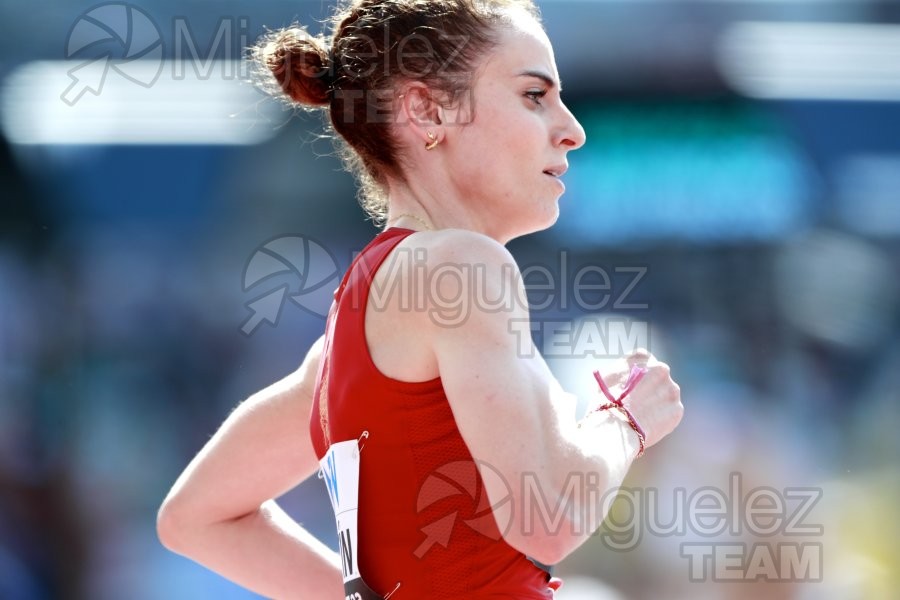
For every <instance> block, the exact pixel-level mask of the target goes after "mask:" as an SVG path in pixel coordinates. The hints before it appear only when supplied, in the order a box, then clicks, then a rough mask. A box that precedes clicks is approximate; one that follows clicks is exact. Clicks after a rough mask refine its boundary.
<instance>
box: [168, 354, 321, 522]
mask: <svg viewBox="0 0 900 600" xmlns="http://www.w3.org/2000/svg"><path fill="white" fill-rule="evenodd" d="M322 346H323V338H320V339H319V340H318V341H317V342H316V343H315V344H313V346H312V348H311V349H310V351H309V353H308V354H307V356H306V358H305V359H304V361H303V363H302V364H301V366H300V367H299V368H298V369H297V370H296V371H294V372H293V373H291V374H290V375H288V376H287V377H285V378H284V379H282V380H281V381H278V382H276V383H274V384H272V385H270V386H269V387H267V388H265V389H263V390H262V391H260V392H258V393H256V394H254V395H253V396H251V397H250V398H248V399H247V400H245V401H244V402H242V403H241V404H240V405H239V406H238V407H237V408H236V409H235V410H234V411H233V412H232V413H231V414H230V415H229V416H228V418H227V419H226V420H225V422H224V423H223V424H222V425H221V427H220V428H219V430H218V431H217V432H216V433H215V435H213V437H212V438H211V439H210V440H209V441H208V442H207V443H206V445H205V446H204V447H203V449H202V450H200V452H199V453H198V454H197V456H195V457H194V459H193V460H192V461H191V463H190V464H189V465H188V466H187V468H186V469H185V470H184V472H183V473H182V474H181V476H180V477H179V478H178V480H177V481H176V482H175V484H174V486H173V487H172V489H171V491H170V492H169V494H168V496H167V497H166V499H165V501H164V503H163V506H162V508H161V509H160V519H161V521H165V520H175V521H178V522H179V526H180V527H185V526H188V527H190V526H193V525H203V524H206V523H212V522H217V521H224V520H230V519H234V518H238V517H241V516H243V515H246V514H249V513H251V512H253V511H255V510H256V509H258V508H259V506H260V505H261V504H262V503H263V502H265V501H266V500H269V499H271V498H276V497H278V496H280V495H281V494H283V493H284V492H286V491H288V490H290V489H291V488H293V487H294V486H296V485H297V484H299V483H300V482H301V481H303V480H304V479H306V478H307V477H309V475H311V474H312V473H314V472H315V471H316V469H317V467H318V461H317V460H316V455H315V452H314V450H313V446H312V441H311V440H310V437H309V427H308V420H309V413H310V408H311V406H312V398H313V390H314V387H315V379H316V373H317V371H318V365H319V360H320V358H321V354H322Z"/></svg>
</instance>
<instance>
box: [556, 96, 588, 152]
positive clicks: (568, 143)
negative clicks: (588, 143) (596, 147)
mask: <svg viewBox="0 0 900 600" xmlns="http://www.w3.org/2000/svg"><path fill="white" fill-rule="evenodd" d="M562 109H563V117H562V124H561V126H560V128H559V130H558V131H559V133H558V138H557V140H556V144H557V145H559V146H563V147H564V148H565V149H566V150H578V149H579V148H581V147H582V146H584V142H585V140H587V134H585V132H584V127H582V126H581V123H579V122H578V119H576V118H575V115H573V114H572V111H570V110H569V108H568V107H567V106H565V105H563V106H562Z"/></svg>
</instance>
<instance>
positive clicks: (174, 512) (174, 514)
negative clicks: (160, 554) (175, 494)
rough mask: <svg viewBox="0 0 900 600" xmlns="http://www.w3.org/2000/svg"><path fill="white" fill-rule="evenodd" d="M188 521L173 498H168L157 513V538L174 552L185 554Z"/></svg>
mask: <svg viewBox="0 0 900 600" xmlns="http://www.w3.org/2000/svg"><path fill="white" fill-rule="evenodd" d="M186 523H187V520H186V519H185V518H184V517H183V516H182V515H181V514H180V511H179V509H178V508H177V506H176V505H175V503H174V502H173V501H172V499H171V498H166V499H165V501H164V502H163V503H162V505H161V506H160V507H159V510H158V511H157V513H156V537H157V538H158V539H159V542H160V543H161V544H162V545H163V546H164V547H165V548H167V549H169V550H171V551H172V552H176V553H179V554H182V553H183V550H182V549H183V548H184V543H185V542H184V539H185V532H186V530H187V527H186Z"/></svg>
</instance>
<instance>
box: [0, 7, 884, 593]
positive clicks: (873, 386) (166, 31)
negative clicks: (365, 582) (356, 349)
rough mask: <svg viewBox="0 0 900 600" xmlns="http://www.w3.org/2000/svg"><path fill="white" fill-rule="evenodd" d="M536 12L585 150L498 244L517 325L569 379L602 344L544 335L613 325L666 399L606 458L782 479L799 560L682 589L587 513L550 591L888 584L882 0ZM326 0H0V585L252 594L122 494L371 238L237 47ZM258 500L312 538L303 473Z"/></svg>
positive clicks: (302, 119) (699, 484)
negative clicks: (660, 436)
mask: <svg viewBox="0 0 900 600" xmlns="http://www.w3.org/2000/svg"><path fill="white" fill-rule="evenodd" d="M540 6H541V9H542V12H543V15H544V21H545V24H546V28H547V30H548V33H549V35H550V38H551V40H552V41H553V43H554V46H555V49H556V53H557V61H558V64H559V69H560V73H561V77H562V80H563V84H564V87H565V89H566V96H565V99H566V101H567V102H568V103H569V104H570V106H571V107H572V109H573V111H574V112H575V113H576V115H577V116H578V118H579V119H580V120H581V121H582V123H583V124H584V126H585V129H586V130H587V134H588V143H587V145H586V146H585V147H584V148H583V149H582V150H580V151H579V152H576V153H573V154H572V155H571V157H570V159H571V169H570V171H569V174H568V175H567V176H566V183H567V185H568V189H569V191H568V192H567V194H566V195H565V196H564V197H563V199H562V201H561V210H562V216H561V218H560V221H559V223H558V224H557V225H556V226H555V227H554V228H553V229H551V230H549V231H546V232H542V233H540V234H537V235H533V236H529V237H527V238H524V239H521V240H516V241H514V242H513V243H512V244H511V246H510V247H511V250H512V251H513V253H514V254H515V255H516V257H517V259H518V260H519V262H520V264H521V265H522V266H523V267H532V272H533V273H536V274H537V273H539V272H540V273H550V278H551V280H552V286H551V289H552V293H553V296H552V297H548V293H547V289H546V288H535V289H532V290H530V291H529V293H530V297H531V299H532V300H533V301H534V302H538V303H540V304H541V308H539V309H536V310H535V311H534V315H533V316H534V320H535V322H536V323H537V326H536V328H535V331H534V335H535V340H536V342H537V344H538V347H539V348H542V349H544V350H545V352H546V353H547V354H548V357H549V359H548V362H550V363H551V366H552V368H553V369H554V370H555V371H556V373H557V374H558V376H559V377H560V378H561V379H562V380H563V383H564V385H565V386H566V387H567V388H568V389H570V390H572V391H582V392H585V393H587V392H588V391H589V390H590V387H591V386H590V383H591V380H592V378H591V376H590V371H591V370H592V369H593V368H596V367H597V365H598V364H602V361H603V359H604V358H608V355H610V354H615V352H614V351H615V350H616V348H613V347H612V346H615V344H602V343H600V344H599V345H598V343H597V340H596V339H593V340H588V341H585V340H578V339H573V337H572V335H570V334H568V333H566V332H571V331H583V330H584V329H583V328H581V329H579V327H581V326H582V325H583V324H584V323H595V324H596V323H600V324H602V323H611V322H613V323H625V322H629V323H631V322H633V323H639V324H643V325H645V326H646V329H645V330H642V331H645V332H646V333H645V335H646V341H647V343H648V345H649V347H650V349H651V350H652V351H653V352H654V353H655V354H657V355H658V356H659V357H660V358H661V359H663V360H665V361H666V362H668V363H670V365H671V366H672V370H673V374H674V375H675V377H676V379H677V380H678V382H679V383H680V384H681V388H682V395H683V400H684V404H685V406H686V416H685V419H684V422H683V424H682V426H681V427H680V428H679V429H678V430H677V432H676V433H675V434H674V435H673V436H672V437H671V438H670V439H668V440H666V441H665V442H663V443H662V444H660V445H659V446H658V447H657V448H654V449H653V451H652V452H650V453H648V455H647V456H646V457H645V458H643V459H642V460H641V461H640V462H639V463H637V464H636V466H635V468H634V470H633V472H632V474H631V475H630V476H629V479H628V481H627V482H626V483H627V484H628V485H630V486H653V487H654V488H656V489H658V490H659V492H660V497H662V498H667V499H668V500H666V501H664V502H663V506H662V507H661V508H660V512H661V513H665V514H667V515H669V514H671V513H672V509H673V506H674V504H673V502H674V500H673V499H674V498H676V497H677V494H675V491H676V490H677V489H678V488H683V489H686V490H687V491H688V492H691V491H692V490H697V489H699V488H703V487H706V486H716V487H719V488H721V489H722V490H728V489H729V488H728V485H729V476H730V474H732V473H740V474H741V476H742V478H743V482H744V487H745V488H746V489H745V490H744V493H746V492H747V491H748V490H750V488H752V487H754V486H767V487H770V488H774V489H776V490H779V491H783V490H785V489H786V488H789V487H792V486H794V487H796V486H802V487H809V488H814V489H816V490H819V491H820V493H821V500H820V501H819V502H818V503H817V504H816V507H815V509H814V511H813V513H811V514H810V515H809V516H808V517H807V519H806V522H807V523H815V524H819V525H822V528H823V533H821V534H819V535H816V536H813V538H812V539H813V540H814V541H815V542H817V543H821V544H822V548H823V552H824V560H823V561H822V563H821V565H820V566H821V577H819V578H815V579H819V580H818V581H809V580H808V579H810V578H809V577H800V578H795V580H792V581H786V582H771V581H765V580H762V579H760V580H757V581H752V582H741V583H721V582H714V581H704V582H692V581H691V580H690V577H689V564H688V561H687V559H686V558H685V557H684V555H683V554H681V548H682V546H681V544H683V543H686V542H693V541H697V539H696V538H697V536H696V535H693V536H692V535H688V534H684V535H668V536H666V535H659V534H653V532H647V534H646V535H644V536H643V537H642V539H641V543H640V544H637V545H636V546H635V547H634V548H632V549H630V550H628V551H621V550H619V551H616V550H613V549H611V548H610V547H608V545H606V544H604V543H603V541H602V539H601V538H600V536H598V537H597V538H596V539H592V540H591V541H590V542H589V543H588V544H587V545H586V546H585V547H584V548H583V549H581V550H579V551H578V552H577V553H576V554H574V555H573V556H572V557H570V558H569V559H568V560H567V561H566V562H565V563H563V564H562V565H560V566H559V568H558V569H557V574H558V575H560V576H562V577H563V578H564V579H566V580H567V581H568V582H569V584H568V585H567V586H566V588H564V593H563V594H561V597H562V598H564V599H565V598H569V599H576V598H611V599H616V598H622V599H644V598H646V599H660V598H663V599H681V598H702V599H718V598H739V599H740V598H747V599H751V598H754V599H755V598H760V597H763V595H765V597H771V598H783V599H807V598H809V599H811V598H816V599H831V598H834V599H841V600H844V599H848V598H862V597H865V598H873V599H882V598H883V599H891V598H896V597H898V591H897V590H898V584H900V581H898V580H900V575H898V572H900V564H898V562H900V561H898V558H897V557H898V556H900V542H898V540H900V518H898V516H897V512H896V503H897V501H898V499H900V494H898V491H900V468H898V464H897V461H898V458H900V441H898V436H897V427H898V425H900V403H898V399H900V398H898V395H900V392H898V390H900V326H898V325H900V323H898V285H897V281H898V272H900V261H898V256H900V254H898V251H900V24H898V22H900V4H898V3H896V2H870V1H863V0H859V1H850V0H846V1H827V0H821V1H814V0H799V1H791V2H788V1H780V0H766V1H743V2H740V1H733V2H731V1H713V0H707V1H689V0H667V1H654V0H647V1H640V2H638V1H628V0H624V1H612V0H611V1H599V2H591V1H587V0H585V1H568V0H559V1H549V0H548V1H544V2H541V3H540ZM330 9H331V3H329V2H320V1H316V2H302V1H292V2H285V1H274V0H266V1H261V2H253V3H251V2H216V3H208V2H198V1H192V2H191V1H189V2H185V1H179V2H176V1H174V0H158V1H151V0H145V1H142V2H137V3H133V4H125V3H112V4H100V5H97V4H94V3H93V2H78V1H68V2H58V1H57V2H51V1H49V0H34V1H31V2H28V3H15V2H12V1H11V0H3V1H2V2H0V11H2V19H0V22H2V31H3V35H0V199H2V200H0V598H4V599H6V598H10V599H25V600H31V599H42V598H61V599H75V598H90V599H106V598H110V599H112V598H123V597H128V598H148V599H150V598H154V599H155V598H167V599H180V598H185V599H186V598H250V597H254V596H253V595H252V594H250V593H249V592H246V591H243V590H241V589H240V588H237V587H236V586H233V585H231V584H230V583H228V582H227V581H225V580H224V579H222V578H220V577H218V576H217V575H215V574H213V573H210V572H208V571H206V570H205V569H203V568H201V567H199V566H197V565H195V564H194V563H192V562H190V561H188V560H186V559H184V558H181V557H179V556H177V555H174V554H172V553H169V552H167V551H166V550H164V549H163V548H162V547H161V546H160V545H159V543H158V542H157V540H156V535H155V531H154V521H155V514H156V509H157V508H158V506H159V503H160V502H161V500H162V498H163V497H164V495H165V493H166V492H167V491H168V488H169V486H170V485H171V484H172V483H173V482H174V480H175V478H176V477H177V475H178V474H179V473H180V471H181V470H182V469H183V468H184V466H185V465H186V464H187V462H188V461H189V460H190V459H191V457H192V456H193V455H194V454H195V453H196V452H197V451H198V450H199V449H200V448H201V447H202V445H203V444H204V442H205V441H206V440H207V439H208V438H209V436H210V435H211V434H212V433H213V432H214V431H215V430H216V428H217V426H218V425H219V424H220V423H221V421H222V420H223V419H224V418H225V417H226V416H227V414H228V413H229V412H230V411H231V410H232V409H233V408H234V406H236V405H237V404H238V403H239V402H240V401H241V400H242V399H244V398H246V397H247V396H248V395H250V394H251V393H253V392H255V391H256V390H258V389H260V388H262V387H264V386H266V385H267V384H268V383H270V382H272V381H274V380H275V379H277V378H280V377H281V376H283V375H284V374H286V373H288V372H289V371H291V370H292V369H293V368H295V367H296V365H297V364H298V363H299V361H300V360H301V359H302V357H303V355H304V354H305V352H306V350H307V348H308V347H309V345H310V343H311V342H312V341H313V340H314V339H315V338H316V337H318V336H319V335H320V334H321V332H322V329H323V325H324V320H323V318H322V317H321V314H322V312H323V311H322V296H321V294H320V295H318V296H317V295H315V294H312V292H314V291H315V290H316V289H319V290H323V289H324V290H325V292H328V291H330V288H329V287H328V286H329V285H330V284H331V283H333V281H334V278H335V277H336V273H338V272H341V271H343V269H344V268H346V266H347V265H348V264H349V261H350V259H351V257H352V254H353V252H354V251H357V250H359V249H360V248H362V246H363V245H365V243H366V242H367V241H368V240H369V239H371V237H372V236H373V235H374V234H375V233H376V229H375V228H374V227H373V226H372V224H371V223H369V222H367V221H366V220H365V219H364V217H363V213H362V211H361V210H360V209H359V207H358V206H357V204H356V201H355V188H354V184H353V181H352V179H351V178H350V177H349V176H348V175H346V174H345V173H343V172H342V171H341V170H340V165H339V162H338V161H337V160H336V159H335V158H334V156H332V154H331V152H332V149H331V145H330V143H329V142H328V141H327V140H323V139H320V138H319V137H318V134H319V133H321V127H320V119H319V117H317V116H315V115H306V114H302V113H297V112H296V111H292V110H290V109H286V108H284V107H283V106H281V105H280V104H279V103H277V102H275V101H272V100H270V99H267V98H265V97H264V96H263V95H262V94H261V93H259V92H257V91H255V90H254V88H253V86H251V85H249V84H248V83H247V82H246V79H247V77H246V75H247V72H246V66H245V65H242V63H240V61H239V59H240V57H241V53H242V49H243V48H245V47H246V46H247V45H248V44H249V43H252V42H253V40H254V39H255V38H256V37H257V36H258V35H260V34H261V33H262V32H263V31H264V28H265V27H280V26H284V25H287V24H288V23H289V22H290V21H291V20H293V19H295V18H296V19H299V20H300V21H301V22H303V23H306V24H310V25H311V26H312V29H314V30H316V29H317V28H318V25H317V23H318V22H320V21H322V20H323V19H324V18H325V17H326V16H327V15H328V14H329V13H330ZM263 255H264V256H263ZM266 257H267V258H266ZM585 268H587V269H589V270H590V269H594V273H597V269H600V270H603V272H605V273H607V274H609V275H610V276H611V280H610V291H609V295H610V297H609V302H607V303H605V304H604V305H602V306H601V304H603V303H601V302H594V306H588V305H587V304H588V303H587V302H578V301H575V299H574V298H575V296H573V294H574V293H575V291H576V290H575V289H574V287H575V286H577V285H578V283H577V282H576V281H574V275H575V274H577V273H578V272H579V270H580V269H585ZM542 269H546V270H542ZM526 281H528V282H529V283H532V284H536V283H537V282H538V278H534V279H531V280H529V279H526ZM311 294H312V295H311ZM567 294H568V295H567ZM326 296H327V294H326ZM593 298H594V299H596V298H597V296H596V295H595V296H594V297H593ZM582 299H584V298H582ZM545 300H546V302H544V301H545ZM625 320H627V321H625ZM606 331H610V330H609V329H607V330H606ZM610 335H611V334H610ZM642 335H643V334H642ZM560 336H562V338H560ZM641 339H642V340H643V338H641ZM606 341H607V342H608V341H609V340H608V339H607V340H606ZM560 348H562V350H560ZM586 348H587V350H585V349H586ZM582 408H583V407H582ZM297 426H298V435H300V434H303V432H304V430H305V427H306V425H305V424H304V423H298V424H297ZM283 503H284V506H285V507H286V509H287V510H288V511H289V512H290V513H291V514H292V515H294V516H295V518H297V519H298V520H299V521H301V522H302V523H304V524H305V525H306V526H307V527H308V528H309V529H310V530H312V531H313V532H315V533H316V534H317V535H319V536H320V537H321V538H322V539H324V540H325V541H327V542H328V543H332V544H334V542H335V536H334V534H333V520H332V517H331V514H330V507H329V506H328V501H327V497H326V495H325V493H324V486H321V484H320V482H318V481H316V480H315V479H313V480H312V481H309V482H306V483H305V484H303V485H301V486H300V487H299V488H297V489H296V490H294V491H292V492H291V493H289V494H288V495H287V496H285V497H284V498H283ZM792 506H794V505H792ZM627 508H628V507H627V506H626V507H625V509H626V512H627ZM738 512H740V511H738ZM620 516H621V515H620ZM731 516H732V517H733V518H737V517H738V516H739V515H738V514H737V513H734V514H731ZM622 518H627V515H625V516H624V517H622ZM751 538H752V536H750V537H747V536H744V537H741V539H742V540H743V541H744V542H753V539H751ZM708 541H710V543H712V542H714V541H720V540H719V538H712V539H708ZM756 541H759V540H756ZM763 541H765V542H766V543H774V541H775V540H773V539H772V538H768V539H766V540H763ZM782 541H783V540H782ZM788 541H791V540H790V539H788Z"/></svg>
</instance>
